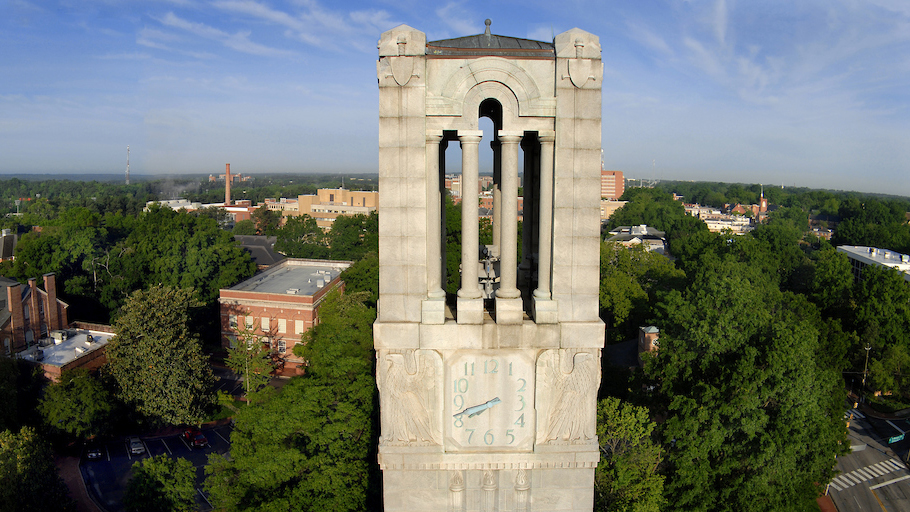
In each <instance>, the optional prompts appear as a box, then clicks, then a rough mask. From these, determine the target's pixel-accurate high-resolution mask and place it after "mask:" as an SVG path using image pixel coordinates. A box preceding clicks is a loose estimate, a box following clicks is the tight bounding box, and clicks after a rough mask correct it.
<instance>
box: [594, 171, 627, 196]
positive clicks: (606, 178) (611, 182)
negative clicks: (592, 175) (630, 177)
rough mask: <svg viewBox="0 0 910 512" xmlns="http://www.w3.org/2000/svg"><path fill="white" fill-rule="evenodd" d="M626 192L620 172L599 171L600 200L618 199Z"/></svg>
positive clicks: (624, 182)
mask: <svg viewBox="0 0 910 512" xmlns="http://www.w3.org/2000/svg"><path fill="white" fill-rule="evenodd" d="M625 191H626V181H625V178H624V177H623V173H622V171H603V170H602V171H600V197H601V198H602V199H613V200H615V199H619V198H620V197H622V194H623V192H625Z"/></svg>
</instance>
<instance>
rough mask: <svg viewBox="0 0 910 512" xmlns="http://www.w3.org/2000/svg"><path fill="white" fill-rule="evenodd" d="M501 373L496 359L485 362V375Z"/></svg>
mask: <svg viewBox="0 0 910 512" xmlns="http://www.w3.org/2000/svg"><path fill="white" fill-rule="evenodd" d="M498 372H499V361H497V360H495V359H487V360H486V361H484V362H483V373H498Z"/></svg>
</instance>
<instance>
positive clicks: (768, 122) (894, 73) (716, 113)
mask: <svg viewBox="0 0 910 512" xmlns="http://www.w3.org/2000/svg"><path fill="white" fill-rule="evenodd" d="M485 18H490V19H492V31H493V33H494V34H500V35H507V36H515V37H523V38H529V39H536V40H543V41H552V39H553V35H554V34H559V33H561V32H564V31H566V30H569V29H571V28H574V27H578V28H581V29H583V30H586V31H588V32H591V33H593V34H595V35H597V36H599V37H600V43H601V46H602V48H603V63H604V81H603V150H604V165H605V168H606V169H612V170H620V171H623V172H624V173H625V175H626V177H627V178H635V179H642V178H643V179H652V180H653V179H658V180H707V181H724V182H740V183H763V184H767V185H782V186H806V187H812V188H830V189H838V190H857V191H863V192H878V193H888V194H899V195H906V196H910V2H908V1H907V0H800V1H798V2H794V1H792V0H786V1H779V0H761V1H758V0H752V1H736V0H706V1H698V0H691V1H686V0H653V1H621V2H620V1H609V0H590V1H589V0H564V1H561V2H555V1H552V0H551V1H547V2H542V1H538V0H523V1H521V2H516V1H512V0H487V1H483V2H480V1H473V0H461V1H448V0H442V1H437V2H427V1H418V0H396V1H394V2H393V1H385V0H378V1H374V2H364V1H359V0H358V1H335V2H329V1H327V0H287V1H277V0H41V1H39V0H0V176H2V175H3V174H11V173H54V174H61V175H65V174H67V173H122V172H123V171H125V169H126V163H127V162H126V161H127V146H129V147H130V171H131V173H136V174H183V173H187V174H189V173H219V172H223V171H224V164H225V163H228V162H229V163H231V171H232V172H235V173H249V174H255V173H264V172H294V173H301V172H314V173H321V172H331V173H336V172H348V173H375V172H377V153H378V152H377V141H378V89H377V82H376V60H377V49H376V44H377V41H378V39H379V37H380V34H381V33H382V32H384V31H386V30H389V29H391V28H393V27H395V26H397V25H400V24H402V23H404V24H407V25H410V26H411V27H414V28H416V29H418V30H421V31H423V32H425V33H426V34H427V40H429V41H433V40H438V39H447V38H452V37H461V36H466V35H473V34H479V33H482V32H483V30H484V19H485Z"/></svg>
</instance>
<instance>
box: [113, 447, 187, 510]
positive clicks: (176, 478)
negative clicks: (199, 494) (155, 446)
mask: <svg viewBox="0 0 910 512" xmlns="http://www.w3.org/2000/svg"><path fill="white" fill-rule="evenodd" d="M195 484H196V470H195V468H194V467H193V463H191V462H190V461H188V460H186V459H184V458H180V457H178V458H174V459H172V458H170V457H169V456H168V455H167V454H164V453H162V454H161V455H155V456H154V457H149V458H147V459H143V460H140V461H137V462H135V463H133V476H132V478H130V481H129V484H127V488H126V494H125V495H124V497H123V504H124V506H126V509H127V510H128V511H130V512H159V511H162V510H168V511H173V512H191V511H193V510H196V502H195V497H196V486H195Z"/></svg>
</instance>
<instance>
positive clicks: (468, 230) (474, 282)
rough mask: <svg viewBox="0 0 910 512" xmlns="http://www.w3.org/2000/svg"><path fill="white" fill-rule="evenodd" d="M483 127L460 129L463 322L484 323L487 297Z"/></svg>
mask: <svg viewBox="0 0 910 512" xmlns="http://www.w3.org/2000/svg"><path fill="white" fill-rule="evenodd" d="M482 138H483V131H481V130H458V140H459V142H461V288H460V289H459V290H458V313H457V314H458V318H457V321H458V323H460V324H462V323H463V324H479V323H483V299H482V295H481V291H480V281H479V278H480V276H479V266H480V241H479V237H480V226H479V219H478V215H479V211H478V210H479V205H478V197H477V182H478V179H479V176H478V167H477V160H478V158H479V154H478V149H479V148H478V146H479V145H480V140H481V139H482Z"/></svg>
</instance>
